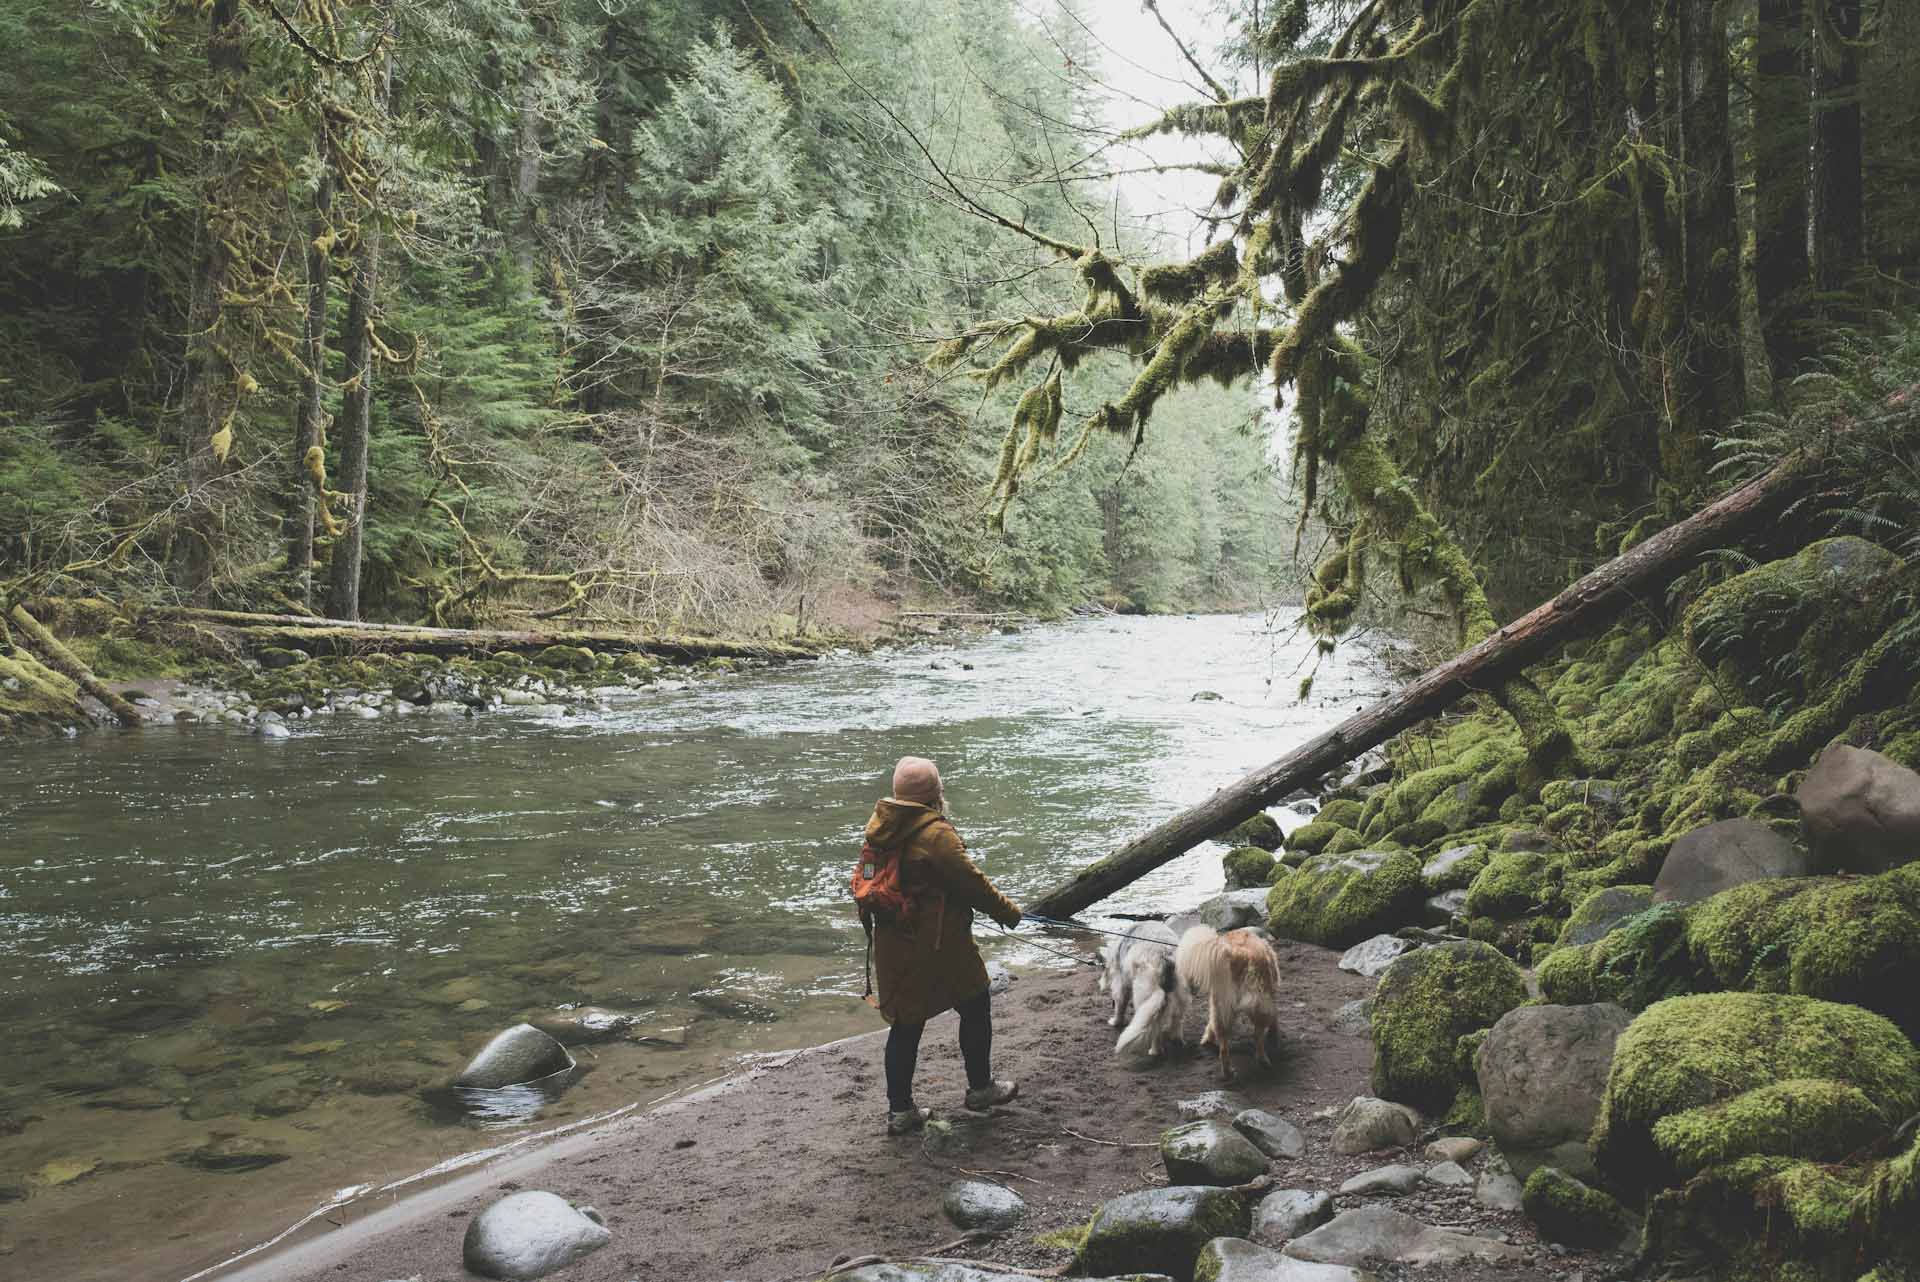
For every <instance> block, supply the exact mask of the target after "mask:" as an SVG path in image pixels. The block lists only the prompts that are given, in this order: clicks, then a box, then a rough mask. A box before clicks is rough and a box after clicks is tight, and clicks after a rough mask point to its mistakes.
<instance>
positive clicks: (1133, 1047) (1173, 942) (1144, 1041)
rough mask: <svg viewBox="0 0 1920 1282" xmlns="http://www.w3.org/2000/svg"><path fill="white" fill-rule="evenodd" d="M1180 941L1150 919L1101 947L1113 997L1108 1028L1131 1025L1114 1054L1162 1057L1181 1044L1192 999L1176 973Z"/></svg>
mask: <svg viewBox="0 0 1920 1282" xmlns="http://www.w3.org/2000/svg"><path fill="white" fill-rule="evenodd" d="M1179 943H1180V940H1179V938H1178V937H1177V936H1175V934H1174V933H1173V931H1172V930H1170V929H1169V928H1167V927H1166V926H1164V925H1162V924H1161V923H1160V922H1157V921H1150V922H1142V923H1141V924H1140V925H1138V926H1136V927H1134V928H1133V929H1132V930H1131V931H1129V932H1128V933H1127V936H1126V938H1124V939H1119V940H1115V941H1113V942H1112V943H1110V944H1108V945H1107V946H1106V947H1105V948H1103V949H1101V954H1102V956H1103V958H1104V959H1105V961H1106V977H1107V992H1108V994H1109V995H1110V996H1111V997H1112V998H1113V1017H1112V1018H1111V1019H1109V1020H1108V1021H1107V1026H1108V1027H1109V1028H1120V1027H1121V1025H1122V1024H1125V1025H1126V1027H1125V1028H1124V1029H1123V1030H1122V1031H1121V1033H1120V1040H1119V1041H1117V1042H1115V1043H1114V1046H1113V1051H1114V1054H1116V1055H1137V1054H1140V1053H1142V1052H1144V1053H1146V1054H1147V1055H1150V1056H1157V1055H1159V1054H1160V1053H1161V1051H1162V1050H1163V1049H1164V1048H1165V1047H1166V1046H1167V1045H1168V1044H1169V1043H1172V1042H1178V1041H1179V1040H1180V1026H1181V1024H1182V1023H1183V1022H1184V1021H1185V1019H1186V1014H1187V1003H1188V1000H1189V999H1188V996H1187V991H1186V986H1185V985H1184V984H1182V983H1181V982H1180V978H1179V975H1178V974H1177V973H1176V972H1175V970H1174V964H1173V953H1174V949H1175V948H1176V947H1178V946H1179ZM1129 1012H1131V1014H1132V1018H1131V1019H1129V1018H1128V1014H1129Z"/></svg>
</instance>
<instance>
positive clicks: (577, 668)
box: [533, 645, 594, 672]
mask: <svg viewBox="0 0 1920 1282" xmlns="http://www.w3.org/2000/svg"><path fill="white" fill-rule="evenodd" d="M533 661H534V662H535V663H537V664H539V665H540V666H541V667H543V668H558V669H560V670H561V671H563V672H591V671H593V661H594V653H593V651H591V650H589V649H587V648H586V647H585V646H577V645H550V646H548V647H547V648H546V649H544V650H542V651H541V652H540V653H539V654H537V655H535V656H534V657H533Z"/></svg>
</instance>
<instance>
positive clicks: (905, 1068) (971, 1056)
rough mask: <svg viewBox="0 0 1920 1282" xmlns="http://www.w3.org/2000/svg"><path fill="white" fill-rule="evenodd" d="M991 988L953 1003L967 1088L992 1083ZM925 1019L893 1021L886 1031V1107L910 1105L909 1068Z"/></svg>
mask: <svg viewBox="0 0 1920 1282" xmlns="http://www.w3.org/2000/svg"><path fill="white" fill-rule="evenodd" d="M991 1001H992V990H991V989H986V988H983V989H981V990H980V992H979V993H978V994H977V995H975V996H973V997H969V998H967V1000H966V1001H964V1002H961V1003H960V1004H959V1005H957V1006H955V1007H954V1010H955V1011H957V1012H958V1013H959V1015H960V1057H961V1058H962V1059H964V1060H965V1061H966V1062H967V1089H968V1090H976V1091H977V1090H979V1089H980V1088H981V1087H983V1086H990V1085H992V1084H993V1072H992V1067H991V1061H992V1057H993V1012H992V1010H991V1008H990V1006H989V1003H990V1002H991ZM926 1031H927V1026H926V1023H925V1022H924V1021H923V1022H921V1023H918V1024H895V1025H894V1026H893V1027H892V1028H891V1029H889V1030H888V1032H887V1107H888V1108H889V1109H891V1110H893V1111H894V1112H896V1113H904V1112H906V1111H907V1110H908V1109H910V1108H912V1107H913V1069H914V1066H915V1065H916V1064H918V1063H919V1062H920V1034H922V1033H924V1032H926Z"/></svg>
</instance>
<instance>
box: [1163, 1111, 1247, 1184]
mask: <svg viewBox="0 0 1920 1282" xmlns="http://www.w3.org/2000/svg"><path fill="white" fill-rule="evenodd" d="M1160 1160H1161V1162H1162V1163H1163V1164H1165V1166H1166V1168H1167V1179H1168V1180H1169V1181H1171V1182H1172V1183H1175V1184H1221V1185H1227V1186H1232V1185H1235V1184H1245V1183H1247V1182H1249V1181H1250V1180H1254V1179H1257V1178H1258V1177H1260V1176H1262V1175H1265V1174H1266V1173H1267V1158H1266V1155H1265V1154H1263V1153H1262V1152H1261V1151H1260V1150H1259V1149H1257V1148H1255V1147H1254V1146H1253V1143H1252V1141H1250V1140H1248V1139H1247V1137H1246V1136H1244V1135H1242V1134H1241V1133H1240V1132H1239V1131H1236V1130H1235V1129H1234V1128H1233V1127H1232V1126H1231V1125H1229V1124H1228V1123H1226V1122H1223V1121H1221V1120H1219V1119H1218V1118H1208V1119H1207V1120H1206V1121H1202V1122H1188V1123H1187V1124H1186V1125H1184V1126H1176V1127H1174V1128H1173V1129H1172V1130H1170V1131H1168V1132H1166V1133H1165V1134H1163V1135H1162V1136H1161V1137H1160Z"/></svg>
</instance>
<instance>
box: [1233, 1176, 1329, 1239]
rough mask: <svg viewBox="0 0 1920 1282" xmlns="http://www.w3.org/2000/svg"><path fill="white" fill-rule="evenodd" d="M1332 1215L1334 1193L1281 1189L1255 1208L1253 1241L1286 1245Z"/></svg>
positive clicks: (1270, 1194) (1309, 1231)
mask: <svg viewBox="0 0 1920 1282" xmlns="http://www.w3.org/2000/svg"><path fill="white" fill-rule="evenodd" d="M1332 1218H1333V1194H1331V1193H1327V1192H1324V1191H1321V1190H1316V1189H1281V1190H1280V1191H1279V1192H1277V1193H1269V1194H1267V1195H1266V1196H1265V1197H1264V1198H1262V1199H1260V1205H1259V1206H1256V1207H1255V1208H1254V1209H1253V1240H1254V1241H1256V1242H1261V1243H1264V1244H1266V1245H1267V1246H1284V1245H1286V1244H1287V1242H1289V1241H1290V1240H1292V1239H1293V1238H1297V1237H1299V1236H1300V1235H1301V1234H1303V1233H1311V1232H1312V1231H1313V1230H1315V1229H1317V1228H1319V1227H1320V1226H1321V1225H1322V1224H1325V1223H1326V1222H1327V1221H1328V1220H1330V1219H1332Z"/></svg>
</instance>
